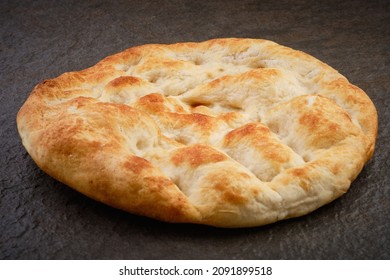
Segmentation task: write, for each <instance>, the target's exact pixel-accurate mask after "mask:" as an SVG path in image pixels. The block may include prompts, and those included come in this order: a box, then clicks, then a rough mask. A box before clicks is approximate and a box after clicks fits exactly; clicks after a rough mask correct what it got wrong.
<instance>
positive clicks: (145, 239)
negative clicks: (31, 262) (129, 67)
mask: <svg viewBox="0 0 390 280" xmlns="http://www.w3.org/2000/svg"><path fill="white" fill-rule="evenodd" d="M323 2H325V1H304V0H298V1H284V0H281V1H227V0H225V1H104V0H91V1H49V0H47V1H45V0H38V1H28V0H20V1H4V0H3V1H1V2H0V36H1V40H0V70H1V71H0V85H1V87H0V90H1V94H0V137H1V138H0V139H1V145H0V149H1V150H0V151H1V152H0V259H389V258H390V218H389V217H390V180H389V178H390V176H389V173H390V167H389V148H390V132H389V126H390V125H389V117H390V115H389V106H390V104H389V103H390V92H389V91H390V6H389V1H352V0H345V1H340V0H334V1H333V0H332V1H326V4H324V3H323ZM217 37H252V38H265V39H270V40H273V41H276V42H278V43H280V44H284V45H287V46H290V47H292V48H295V49H300V50H302V51H305V52H307V53H310V54H312V55H314V56H315V57H317V58H319V59H321V60H323V61H324V62H326V63H328V64H330V65H331V66H333V67H334V68H336V69H338V70H339V71H340V72H341V73H342V74H344V75H345V76H347V77H348V79H349V80H350V81H351V82H352V83H354V84H356V85H358V86H359V87H361V88H363V89H364V90H365V91H366V92H367V94H368V95H369V96H370V97H371V98H372V100H373V101H374V103H375V105H376V106H377V109H378V114H379V121H380V122H379V134H378V142H377V149H376V152H375V156H374V157H373V159H372V160H371V161H370V162H369V163H368V164H367V165H366V167H365V168H364V170H363V171H362V173H361V174H360V175H359V177H358V178H357V179H356V181H355V182H353V184H352V187H351V189H350V191H349V192H348V193H347V194H346V195H344V196H343V197H342V198H340V199H338V200H336V201H334V202H333V203H331V204H328V205H326V206H324V207H322V208H320V209H318V210H317V211H315V212H313V213H312V214H310V215H307V216H304V217H300V218H295V219H291V220H287V221H281V222H278V223H276V224H272V225H268V226H263V227H257V228H249V229H217V228H212V227H207V226H198V225H175V224H173V225H172V224H167V223H161V222H158V221H154V220H151V219H148V218H143V217H138V216H134V215H131V214H128V213H124V212H122V211H119V210H115V209H112V208H110V207H107V206H105V205H102V204H99V203H97V202H95V201H93V200H90V199H88V198H86V197H84V196H82V195H80V194H79V193H77V192H75V191H73V190H71V189H70V188H68V187H66V186H64V185H63V184H61V183H59V182H57V181H56V180H54V179H52V178H51V177H49V176H48V175H46V174H44V173H43V172H42V171H40V169H39V168H38V167H37V166H36V165H35V163H34V162H33V161H32V159H31V158H30V157H29V156H28V154H27V153H26V151H25V149H24V148H23V146H22V145H21V142H20V139H19V136H18V133H17V129H16V122H15V117H16V113H17V111H18V110H19V108H20V106H21V105H22V104H23V102H24V101H25V99H26V98H27V96H28V95H29V93H30V91H31V89H32V88H33V87H34V86H35V85H36V84H37V83H39V82H41V81H42V80H44V79H48V78H53V77H56V76H58V75H59V74H61V73H63V72H66V71H72V70H80V69H83V68H86V67H88V66H91V65H93V64H95V63H96V62H97V61H99V60H100V59H102V58H103V57H105V56H107V55H109V54H113V53H116V52H119V51H121V50H123V49H125V48H128V47H131V46H135V45H140V44H145V43H173V42H180V41H202V40H206V39H209V38H217Z"/></svg>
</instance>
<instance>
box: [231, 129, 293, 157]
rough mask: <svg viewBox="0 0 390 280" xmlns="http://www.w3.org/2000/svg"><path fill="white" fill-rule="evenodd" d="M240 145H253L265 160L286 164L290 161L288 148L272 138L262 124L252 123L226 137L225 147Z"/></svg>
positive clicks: (268, 130)
mask: <svg viewBox="0 0 390 280" xmlns="http://www.w3.org/2000/svg"><path fill="white" fill-rule="evenodd" d="M238 143H241V144H242V145H243V144H246V145H251V146H252V147H254V148H255V149H256V150H257V151H258V152H260V153H261V154H262V156H263V157H264V158H267V159H270V160H272V161H273V162H279V163H284V162H287V161H289V159H290V156H289V154H288V153H287V152H286V151H285V150H286V148H285V147H284V146H283V145H282V144H281V143H278V142H277V141H276V140H275V139H273V138H272V135H271V131H270V129H269V128H268V127H266V126H264V125H262V124H260V123H250V124H247V125H244V126H242V127H240V128H238V129H235V130H232V131H231V132H229V133H228V134H227V135H226V136H225V145H226V146H234V145H237V144H238Z"/></svg>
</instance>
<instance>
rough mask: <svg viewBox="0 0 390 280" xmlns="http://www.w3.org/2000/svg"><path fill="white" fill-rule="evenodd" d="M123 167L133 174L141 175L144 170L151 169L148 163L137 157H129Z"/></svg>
mask: <svg viewBox="0 0 390 280" xmlns="http://www.w3.org/2000/svg"><path fill="white" fill-rule="evenodd" d="M123 165H124V167H125V168H126V169H129V170H131V171H132V172H133V173H134V174H141V173H142V172H143V171H144V170H146V169H149V168H151V167H152V165H151V163H150V162H149V161H147V160H146V159H144V158H141V157H137V156H129V157H128V159H127V160H126V161H125V163H124V164H123Z"/></svg>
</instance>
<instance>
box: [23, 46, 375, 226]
mask: <svg viewBox="0 0 390 280" xmlns="http://www.w3.org/2000/svg"><path fill="white" fill-rule="evenodd" d="M17 125H18V130H19V134H20V136H21V139H22V141H23V145H24V146H25V148H26V150H27V151H28V153H29V154H30V155H31V157H32V158H33V160H34V161H35V162H36V163H37V165H38V166H39V167H40V168H41V169H42V170H44V171H45V172H46V173H47V174H49V175H50V176H52V177H54V178H56V179H57V180H59V181H61V182H63V183H64V184H66V185H68V186H70V187H72V188H74V189H76V190H77V191H79V192H81V193H83V194H85V195H87V196H88V197H91V198H93V199H95V200H98V201H101V202H103V203H105V204H107V205H110V206H113V207H116V208H119V209H123V210H125V211H128V212H131V213H134V214H138V215H144V216H148V217H152V218H155V219H159V220H163V221H167V222H183V223H199V224H207V225H212V226H218V227H249V226H258V225H264V224H268V223H272V222H276V221H278V220H281V219H286V218H291V217H297V216H300V215H304V214H307V213H309V212H311V211H313V210H315V209H317V208H318V207H320V206H322V205H324V204H326V203H329V202H331V201H332V200H334V199H335V198H337V197H339V196H340V195H342V194H344V193H345V192H346V191H347V190H348V188H349V187H350V185H351V182H352V181H353V180H354V179H355V178H356V176H357V175H358V174H359V172H360V171H361V169H362V168H363V166H364V164H365V163H366V162H367V161H368V160H369V159H370V157H371V156H372V154H373V151H374V146H375V139H376V135H377V113H376V109H375V107H374V105H373V103H372V102H371V100H370V98H369V97H368V96H367V95H366V94H365V93H364V92H363V91H362V90H361V89H359V88H358V87H356V86H354V85H352V84H350V83H349V82H348V80H347V79H346V78H345V77H343V76H342V75H341V74H339V73H338V72H337V71H336V70H334V69H333V68H331V67H330V66H328V65H326V64H324V63H322V62H320V61H319V60H317V59H315V58H313V57H312V56H310V55H308V54H305V53H303V52H300V51H296V50H292V49H290V48H287V47H284V46H281V45H278V44H276V43H274V42H271V41H267V40H257V39H235V38H229V39H214V40H209V41H205V42H201V43H178V44H172V45H162V44H150V45H143V46H137V47H133V48H130V49H127V50H125V51H123V52H121V53H118V54H115V55H112V56H109V57H107V58H105V59H103V60H102V61H100V62H99V63H97V64H96V65H95V66H93V67H91V68H88V69H85V70H82V71H78V72H70V73H65V74H63V75H61V76H59V77H57V78H55V79H51V80H46V81H44V82H42V83H40V84H38V85H37V86H36V87H35V88H34V90H33V91H32V93H31V95H30V96H29V97H28V99H27V101H26V102H25V104H24V105H23V107H22V108H21V109H20V111H19V113H18V116H17Z"/></svg>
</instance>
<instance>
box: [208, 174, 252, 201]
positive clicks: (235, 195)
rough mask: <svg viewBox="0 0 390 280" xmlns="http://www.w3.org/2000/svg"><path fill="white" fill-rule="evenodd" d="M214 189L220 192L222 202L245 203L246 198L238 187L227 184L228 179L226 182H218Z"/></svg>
mask: <svg viewBox="0 0 390 280" xmlns="http://www.w3.org/2000/svg"><path fill="white" fill-rule="evenodd" d="M214 189H215V190H216V191H218V192H219V193H220V194H221V200H222V202H224V203H229V204H234V205H242V204H245V202H246V201H247V198H246V197H245V196H243V195H242V193H241V191H240V189H238V188H237V187H234V186H232V185H231V184H229V182H228V180H226V182H218V183H217V184H216V185H215V186H214Z"/></svg>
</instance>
